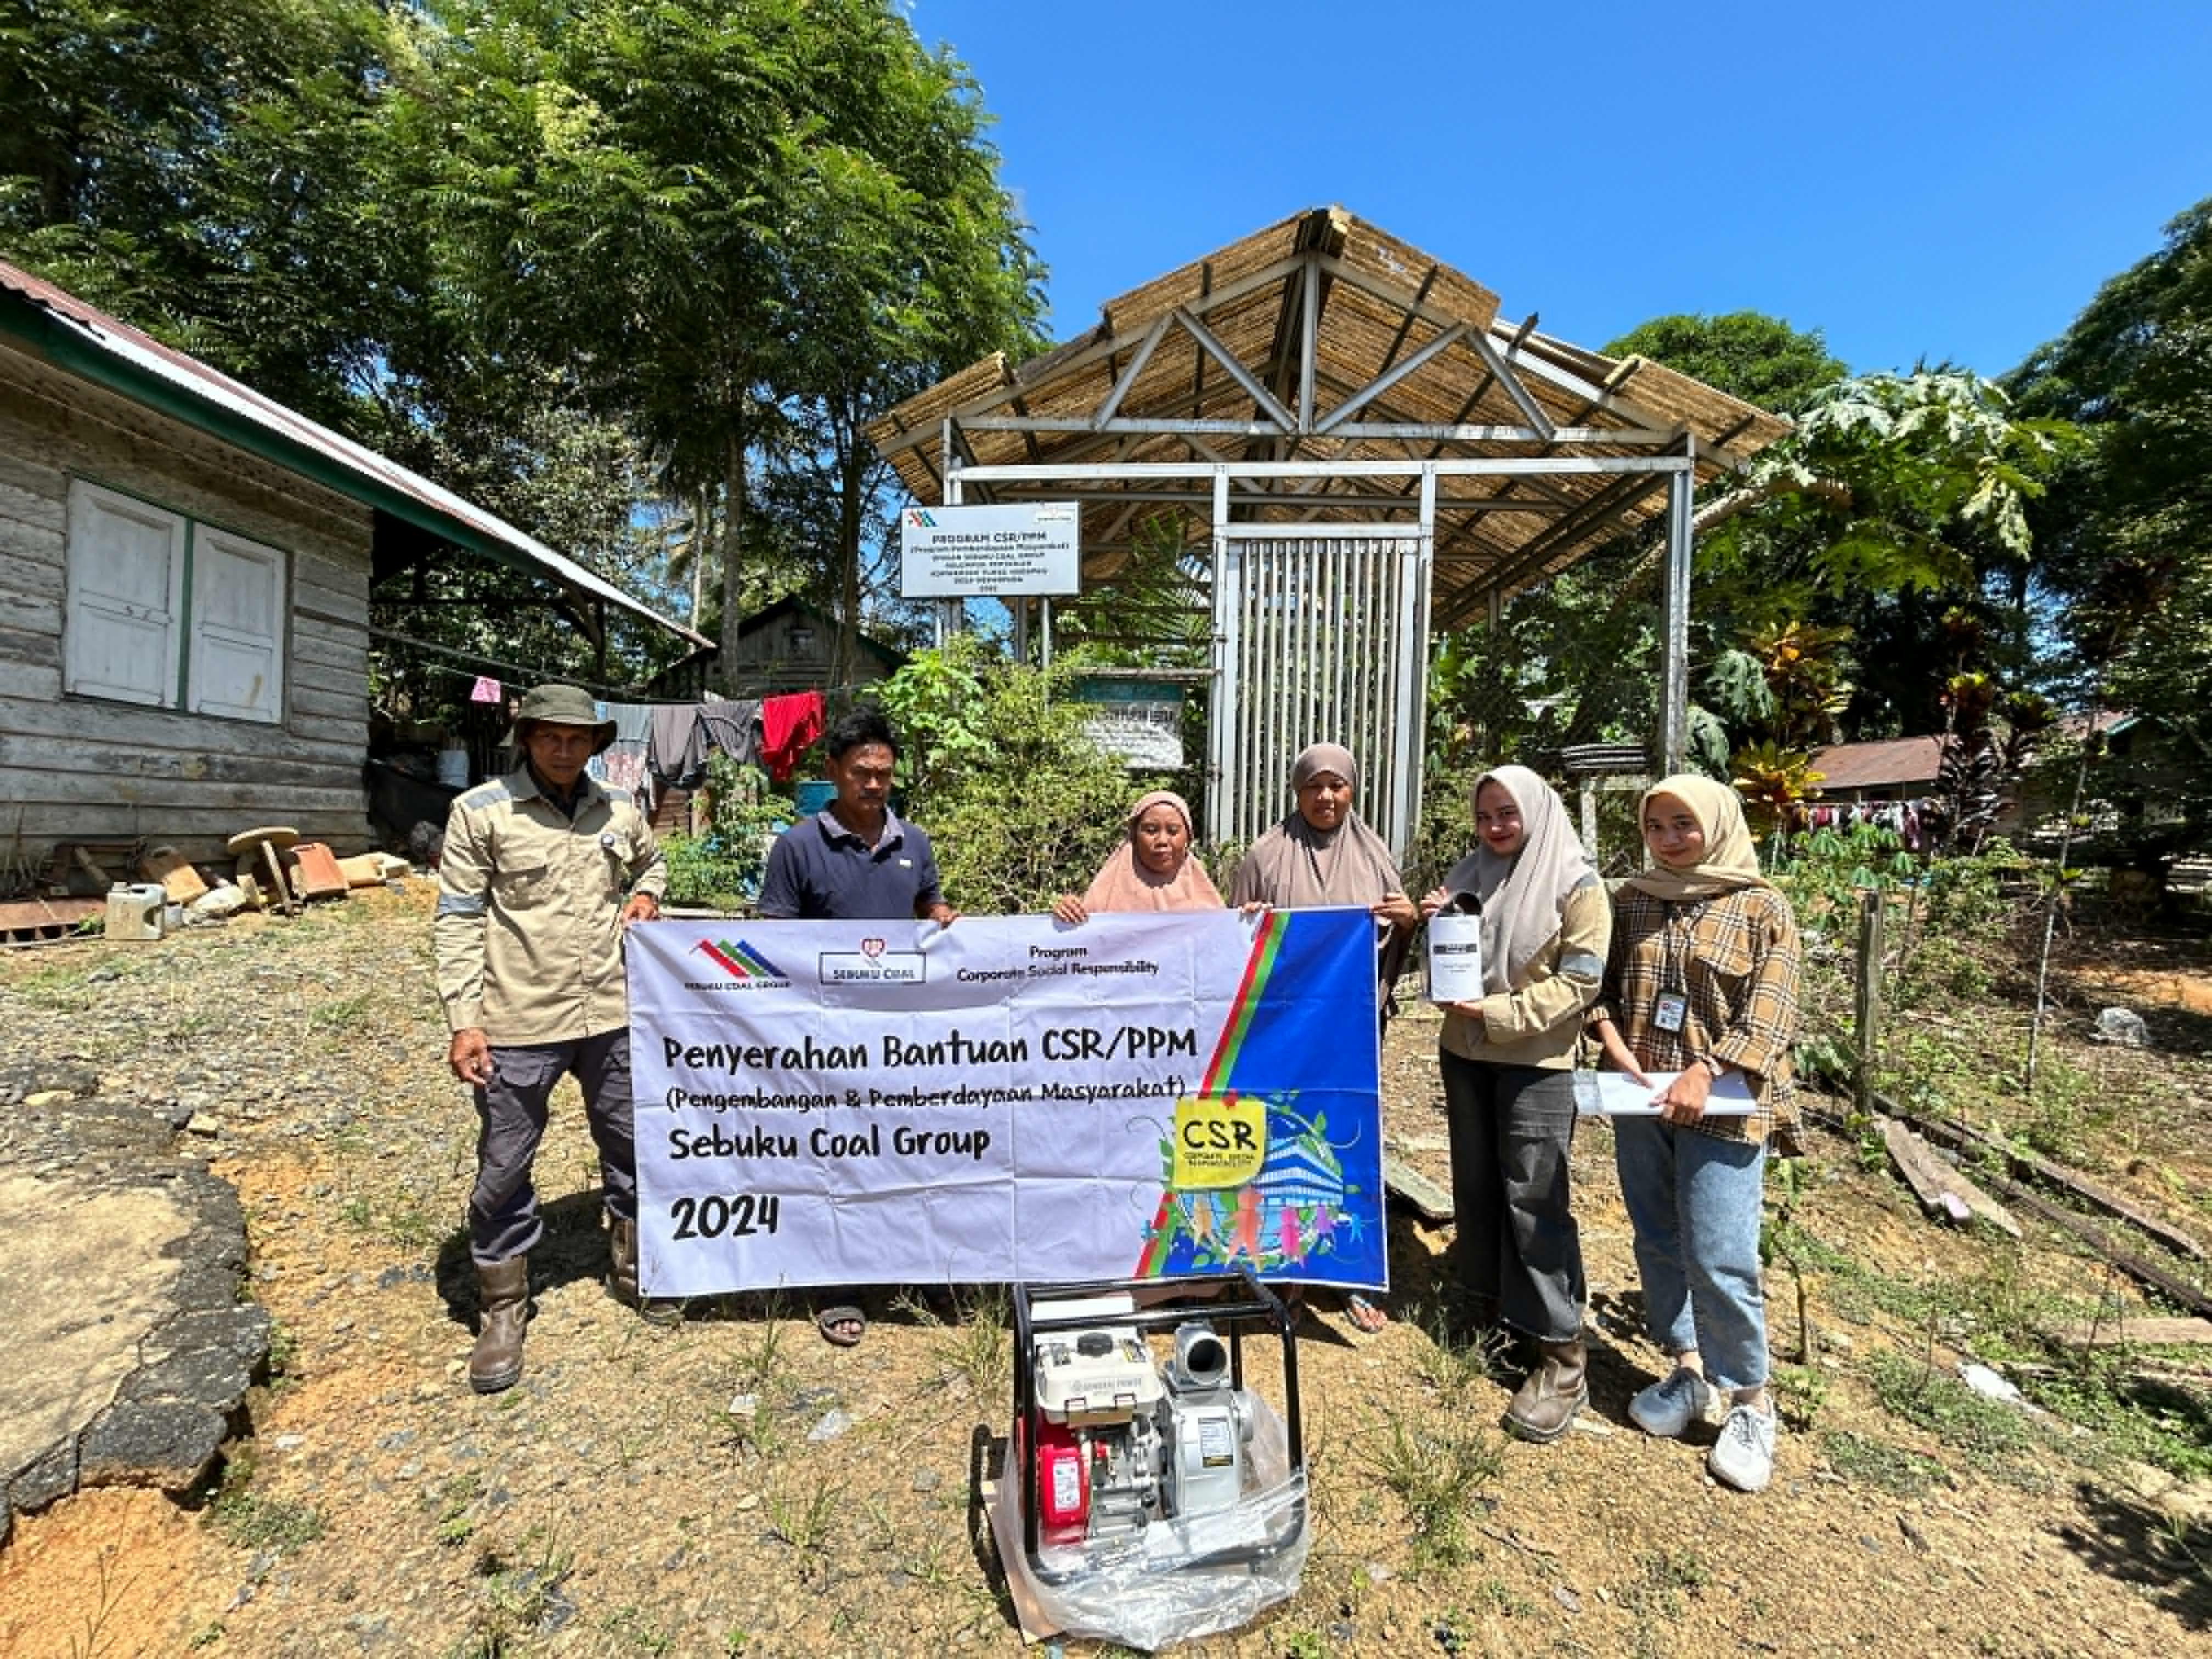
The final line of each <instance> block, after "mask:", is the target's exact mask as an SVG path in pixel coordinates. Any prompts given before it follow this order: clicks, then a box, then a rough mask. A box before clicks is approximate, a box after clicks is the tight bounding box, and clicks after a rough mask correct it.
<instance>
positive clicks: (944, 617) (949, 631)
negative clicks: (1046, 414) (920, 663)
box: [930, 416, 961, 651]
mask: <svg viewBox="0 0 2212 1659" xmlns="http://www.w3.org/2000/svg"><path fill="white" fill-rule="evenodd" d="M941 442H942V444H943V454H942V465H943V466H944V469H945V506H947V507H957V506H959V505H960V485H961V478H960V452H959V451H958V450H957V449H956V448H954V447H953V445H952V418H951V416H946V417H945V428H944V437H943V439H942V440H941ZM930 609H931V611H932V612H933V616H934V620H935V624H936V645H937V648H938V649H939V651H942V650H944V649H945V647H946V646H948V645H950V644H951V643H952V636H953V635H955V634H957V633H958V632H959V631H960V620H961V618H960V601H959V600H957V599H939V600H938V601H937V602H936V604H934V605H932V606H931V607H930Z"/></svg>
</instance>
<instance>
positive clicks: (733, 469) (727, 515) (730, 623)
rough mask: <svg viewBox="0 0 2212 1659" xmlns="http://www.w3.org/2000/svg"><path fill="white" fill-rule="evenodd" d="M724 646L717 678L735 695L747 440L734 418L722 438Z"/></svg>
mask: <svg viewBox="0 0 2212 1659" xmlns="http://www.w3.org/2000/svg"><path fill="white" fill-rule="evenodd" d="M722 503H723V505H722V629H721V647H722V649H721V659H720V662H719V663H718V664H717V665H716V676H715V678H716V679H717V681H718V682H719V683H720V685H721V688H722V690H723V691H724V692H725V693H726V694H729V695H732V696H734V695H735V690H734V684H735V680H736V676H737V671H738V628H739V626H740V625H741V624H742V623H744V619H745V611H744V574H745V573H744V557H743V554H744V533H745V441H744V428H743V426H742V425H741V424H740V423H739V422H737V421H735V420H732V423H731V427H730V430H729V433H728V435H726V437H725V438H724V439H723V441H722Z"/></svg>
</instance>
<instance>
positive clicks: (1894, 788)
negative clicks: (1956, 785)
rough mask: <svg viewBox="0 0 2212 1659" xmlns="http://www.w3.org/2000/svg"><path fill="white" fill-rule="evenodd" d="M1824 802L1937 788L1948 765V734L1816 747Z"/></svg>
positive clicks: (1915, 795) (1913, 796)
mask: <svg viewBox="0 0 2212 1659" xmlns="http://www.w3.org/2000/svg"><path fill="white" fill-rule="evenodd" d="M1812 769H1813V770H1814V771H1815V772H1818V773H1820V775H1821V777H1820V784H1819V786H1818V787H1819V788H1820V799H1821V800H1823V801H1875V800H1879V801H1893V800H1918V799H1923V797H1925V796H1928V795H1931V794H1933V793H1935V792H1936V778H1937V777H1938V775H1941V773H1942V770H1943V739H1942V737H1940V736H1929V737H1924V738H1878V739H1876V740H1875V741H1874V742H1871V743H1838V744H1831V745H1830V746H1829V747H1827V748H1826V749H1816V750H1814V751H1813V758H1812Z"/></svg>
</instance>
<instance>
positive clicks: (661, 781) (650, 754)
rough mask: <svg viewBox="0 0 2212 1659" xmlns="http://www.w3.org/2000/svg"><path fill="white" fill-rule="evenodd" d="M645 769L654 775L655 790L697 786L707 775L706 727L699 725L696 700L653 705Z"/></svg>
mask: <svg viewBox="0 0 2212 1659" xmlns="http://www.w3.org/2000/svg"><path fill="white" fill-rule="evenodd" d="M646 769H647V771H649V772H651V773H652V775H653V787H654V789H655V791H656V792H658V791H659V790H663V789H693V788H696V787H698V783H699V780H700V779H702V778H703V777H705V776H706V775H707V728H706V727H705V726H702V725H701V724H700V721H699V705H698V704H697V703H696V702H665V703H658V704H655V705H654V707H653V730H652V735H651V737H650V738H648V740H647V749H646Z"/></svg>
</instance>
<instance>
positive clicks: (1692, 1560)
mask: <svg viewBox="0 0 2212 1659" xmlns="http://www.w3.org/2000/svg"><path fill="white" fill-rule="evenodd" d="M1636 1565H1637V1566H1638V1569H1639V1571H1638V1576H1637V1577H1635V1578H1634V1579H1632V1580H1631V1581H1630V1582H1629V1583H1627V1584H1626V1585H1624V1586H1622V1587H1621V1588H1620V1589H1619V1590H1618V1591H1616V1592H1615V1594H1616V1595H1617V1596H1618V1598H1619V1600H1620V1604H1621V1605H1622V1606H1623V1607H1626V1608H1627V1609H1628V1610H1629V1611H1630V1612H1631V1613H1637V1614H1638V1615H1640V1616H1642V1617H1644V1618H1650V1619H1679V1618H1680V1617H1681V1616H1682V1602H1683V1598H1684V1597H1685V1596H1690V1595H1697V1594H1698V1592H1699V1591H1700V1590H1702V1589H1705V1586H1706V1585H1707V1584H1710V1583H1712V1581H1713V1575H1712V1570H1711V1568H1709V1567H1708V1566H1706V1565H1705V1560H1704V1559H1703V1558H1702V1557H1700V1556H1699V1553H1697V1552H1696V1551H1695V1550H1693V1549H1687V1548H1683V1549H1657V1550H1649V1551H1646V1552H1645V1553H1644V1554H1642V1555H1640V1556H1638V1558H1637V1562H1636Z"/></svg>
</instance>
